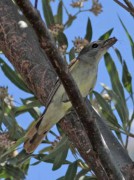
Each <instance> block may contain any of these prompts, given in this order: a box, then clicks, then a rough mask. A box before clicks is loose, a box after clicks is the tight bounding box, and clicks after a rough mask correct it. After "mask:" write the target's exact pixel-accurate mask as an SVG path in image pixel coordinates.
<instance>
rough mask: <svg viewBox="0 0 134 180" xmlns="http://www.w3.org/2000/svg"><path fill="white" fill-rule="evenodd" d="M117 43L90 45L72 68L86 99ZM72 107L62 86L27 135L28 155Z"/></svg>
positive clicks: (103, 41) (101, 41)
mask: <svg viewBox="0 0 134 180" xmlns="http://www.w3.org/2000/svg"><path fill="white" fill-rule="evenodd" d="M116 41H117V40H116V38H110V39H108V40H100V41H96V42H92V43H90V44H88V45H87V46H86V47H84V48H83V49H82V50H81V52H80V53H79V56H78V58H77V59H76V61H75V62H74V63H73V65H72V66H71V67H70V72H71V74H72V76H73V78H74V80H75V81H76V84H77V86H78V88H79V89H80V92H81V94H82V96H83V97H86V96H87V95H88V94H89V92H90V90H91V89H93V88H94V85H95V83H96V79H97V71H98V63H99V61H100V59H101V57H102V56H103V55H104V54H105V53H106V51H107V50H108V48H109V47H111V46H112V45H113V44H114V43H115V42H116ZM70 88H71V87H70ZM71 106H72V105H71V102H70V101H69V98H68V96H67V94H66V92H65V89H64V87H63V85H62V84H60V86H59V87H58V89H57V90H56V92H55V94H54V96H53V97H52V99H51V103H50V104H49V106H48V107H47V109H46V112H45V114H44V116H43V117H42V118H40V119H39V120H38V121H37V122H36V123H35V124H34V125H33V126H32V127H31V128H30V129H29V131H28V133H27V137H26V139H27V140H26V142H25V144H24V148H25V150H26V151H27V152H28V153H31V152H33V151H34V150H35V149H36V147H37V146H38V145H39V144H40V142H41V141H42V139H43V138H44V136H45V135H46V134H47V132H48V131H49V130H50V128H51V127H52V126H53V125H54V124H56V123H57V122H58V121H59V120H60V119H61V118H63V117H64V116H65V115H66V113H67V112H68V111H69V109H70V108H71Z"/></svg>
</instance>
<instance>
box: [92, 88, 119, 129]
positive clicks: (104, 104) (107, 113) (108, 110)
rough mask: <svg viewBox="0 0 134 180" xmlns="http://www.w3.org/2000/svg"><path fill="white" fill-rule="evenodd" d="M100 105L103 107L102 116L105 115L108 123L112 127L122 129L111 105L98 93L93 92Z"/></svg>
mask: <svg viewBox="0 0 134 180" xmlns="http://www.w3.org/2000/svg"><path fill="white" fill-rule="evenodd" d="M93 93H94V95H95V97H96V99H97V101H98V103H99V105H100V106H101V111H102V114H103V115H104V117H105V119H106V120H107V122H109V123H110V124H111V125H113V126H116V127H118V128H119V127H120V125H119V124H118V120H117V119H116V117H115V115H114V113H113V111H112V109H111V107H110V105H109V104H108V103H107V102H106V100H105V99H104V98H103V97H102V96H101V95H100V94H99V93H97V92H96V91H93Z"/></svg>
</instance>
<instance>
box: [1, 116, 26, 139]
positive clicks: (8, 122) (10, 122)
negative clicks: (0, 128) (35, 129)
mask: <svg viewBox="0 0 134 180" xmlns="http://www.w3.org/2000/svg"><path fill="white" fill-rule="evenodd" d="M3 124H4V125H5V126H6V127H7V129H8V131H9V134H10V137H11V138H12V139H18V138H20V137H22V136H23V135H24V130H23V129H22V128H21V127H20V126H19V125H18V124H17V122H16V120H15V119H14V117H10V116H4V118H3Z"/></svg>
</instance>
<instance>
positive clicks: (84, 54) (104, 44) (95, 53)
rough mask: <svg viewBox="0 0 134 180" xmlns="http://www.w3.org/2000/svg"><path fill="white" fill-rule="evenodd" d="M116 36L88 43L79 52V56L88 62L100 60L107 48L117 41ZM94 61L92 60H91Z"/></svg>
mask: <svg viewBox="0 0 134 180" xmlns="http://www.w3.org/2000/svg"><path fill="white" fill-rule="evenodd" d="M116 41H117V39H116V38H115V37H113V38H109V39H107V40H98V41H95V42H92V43H90V44H88V45H86V46H85V47H84V48H83V49H82V50H81V51H80V53H79V55H78V58H77V59H79V60H81V61H84V62H87V63H94V62H99V60H100V59H101V57H102V56H103V55H104V54H105V53H106V52H107V50H108V49H109V48H110V47H111V46H112V45H114V44H115V43H116ZM89 61H92V62H89Z"/></svg>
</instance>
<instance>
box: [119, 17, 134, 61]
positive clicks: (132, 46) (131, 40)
mask: <svg viewBox="0 0 134 180" xmlns="http://www.w3.org/2000/svg"><path fill="white" fill-rule="evenodd" d="M119 20H120V22H121V25H122V27H123V28H124V30H125V33H126V35H127V37H128V39H129V42H130V45H131V51H132V56H133V58H134V41H133V39H132V37H131V35H130V34H129V32H128V30H127V28H126V26H125V25H124V23H123V21H122V20H121V18H120V17H119Z"/></svg>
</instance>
